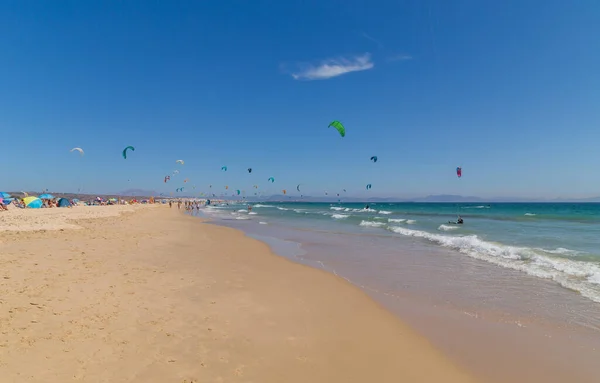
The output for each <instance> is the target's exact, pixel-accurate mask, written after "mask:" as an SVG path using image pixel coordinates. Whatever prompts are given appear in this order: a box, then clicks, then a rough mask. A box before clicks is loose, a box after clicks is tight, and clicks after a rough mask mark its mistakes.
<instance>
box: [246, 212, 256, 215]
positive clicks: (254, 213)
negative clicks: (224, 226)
mask: <svg viewBox="0 0 600 383" xmlns="http://www.w3.org/2000/svg"><path fill="white" fill-rule="evenodd" d="M257 214H258V213H256V212H253V211H251V212H250V213H248V215H257Z"/></svg>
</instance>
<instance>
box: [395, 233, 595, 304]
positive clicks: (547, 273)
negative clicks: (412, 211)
mask: <svg viewBox="0 0 600 383" xmlns="http://www.w3.org/2000/svg"><path fill="white" fill-rule="evenodd" d="M388 230H390V231H392V232H394V233H397V234H400V235H404V236H409V237H415V238H423V239H425V240H428V241H430V242H433V243H436V244H438V245H440V246H442V247H446V248H449V249H452V250H456V251H458V252H460V253H462V254H465V255H467V256H469V257H471V258H476V259H480V260H484V261H487V262H490V263H493V264H496V265H499V266H502V267H506V268H510V269H513V270H518V271H522V272H525V273H527V274H529V275H532V276H535V277H538V278H544V279H551V280H553V281H555V282H557V283H559V284H560V285H561V286H563V287H566V288H569V289H572V290H576V291H579V292H580V293H581V294H582V295H583V296H585V297H587V298H588V299H591V300H593V301H595V302H599V303H600V288H599V287H600V265H598V264H596V263H591V262H581V261H574V260H570V259H565V258H553V257H551V256H548V255H545V254H544V253H549V251H547V250H541V249H532V248H528V247H517V246H509V245H503V244H499V243H493V242H487V241H484V240H482V239H480V238H479V237H477V236H476V235H466V236H449V235H443V234H432V233H429V232H426V231H421V230H412V229H407V228H404V227H400V226H390V227H388ZM557 250H558V249H557Z"/></svg>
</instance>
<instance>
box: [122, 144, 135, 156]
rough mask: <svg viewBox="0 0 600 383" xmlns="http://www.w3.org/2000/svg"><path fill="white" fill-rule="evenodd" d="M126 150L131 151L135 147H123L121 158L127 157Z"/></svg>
mask: <svg viewBox="0 0 600 383" xmlns="http://www.w3.org/2000/svg"><path fill="white" fill-rule="evenodd" d="M127 150H131V151H132V152H134V151H135V148H134V147H133V146H128V147H126V148H125V149H123V159H127Z"/></svg>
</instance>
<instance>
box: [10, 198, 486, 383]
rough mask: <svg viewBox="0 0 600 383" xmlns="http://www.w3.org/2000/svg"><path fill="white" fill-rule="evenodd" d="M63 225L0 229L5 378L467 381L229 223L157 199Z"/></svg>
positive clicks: (324, 280) (347, 292)
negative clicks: (43, 228)
mask: <svg viewBox="0 0 600 383" xmlns="http://www.w3.org/2000/svg"><path fill="white" fill-rule="evenodd" d="M96 209H104V208H96ZM74 210H75V209H74ZM0 219H2V218H1V217H0ZM0 222H1V221H0ZM73 223H74V224H76V225H77V226H81V229H78V230H71V229H70V228H66V229H63V231H60V230H58V231H56V230H54V231H29V232H25V233H23V232H14V233H12V234H10V235H8V236H6V237H5V236H4V234H5V232H3V238H4V240H3V241H2V242H0V249H1V252H2V256H1V258H0V262H1V263H2V264H3V279H2V280H0V282H1V284H0V288H1V290H2V306H3V308H6V312H7V313H8V314H7V315H3V316H2V317H1V319H2V325H3V326H2V327H3V329H9V331H6V330H4V331H3V332H5V333H4V337H5V339H4V341H3V342H2V343H1V344H0V375H1V376H4V377H7V379H8V380H7V381H19V380H20V381H22V380H23V379H27V380H28V381H44V382H53V381H56V382H58V381H61V382H64V381H69V380H77V379H80V380H86V379H90V378H92V377H93V379H94V380H95V381H111V382H119V381H156V382H165V381H174V382H183V381H186V380H187V381H197V382H201V381H202V382H204V381H231V380H234V379H235V380H236V381H261V382H281V381H286V382H295V381H297V382H306V381H312V382H331V381H344V382H364V381H381V382H387V381H389V382H392V381H393V382H396V381H403V380H402V379H404V381H411V382H439V381H444V382H475V381H476V380H475V379H474V378H473V377H472V376H471V375H470V374H469V373H467V372H466V371H464V370H462V369H460V368H459V367H457V366H456V365H454V364H453V363H451V362H450V361H449V359H447V358H446V357H445V355H443V354H442V353H441V352H440V351H439V350H438V349H436V348H435V347H433V346H432V345H431V344H430V342H429V341H428V340H427V339H425V338H423V337H422V336H420V335H418V334H417V333H416V332H414V331H413V330H412V329H411V328H410V327H409V326H407V325H406V324H404V322H402V321H401V320H399V319H398V318H397V317H396V316H395V315H394V314H392V313H391V312H389V311H388V310H386V309H385V308H383V307H382V306H381V305H380V304H379V303H377V302H375V301H374V300H372V299H371V298H370V297H369V296H368V295H367V294H366V293H365V292H364V291H362V290H360V289H359V288H358V287H356V286H354V285H352V284H350V283H348V282H346V281H345V280H343V279H342V278H336V277H335V276H333V275H331V274H330V273H327V272H325V271H319V270H316V269H314V268H312V267H309V266H304V265H301V264H297V263H294V262H292V261H290V260H288V259H285V258H284V257H281V256H278V255H276V254H274V253H273V252H272V251H271V250H270V248H269V246H268V245H267V244H266V243H263V242H260V241H258V240H256V239H253V238H250V237H248V236H246V234H245V233H243V232H242V231H238V230H235V229H231V228H224V227H221V226H217V225H212V224H205V223H203V222H201V221H200V220H199V219H198V218H196V217H191V216H188V215H184V214H181V212H179V211H177V210H175V211H170V210H169V209H168V208H165V207H160V206H157V207H153V208H148V209H139V210H138V211H136V212H135V213H134V214H119V215H118V216H116V217H114V216H113V217H104V218H96V219H80V220H76V221H74V222H73Z"/></svg>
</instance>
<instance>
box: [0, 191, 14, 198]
mask: <svg viewBox="0 0 600 383" xmlns="http://www.w3.org/2000/svg"><path fill="white" fill-rule="evenodd" d="M0 197H2V198H10V197H12V196H11V195H10V194H8V193H5V192H0Z"/></svg>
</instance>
